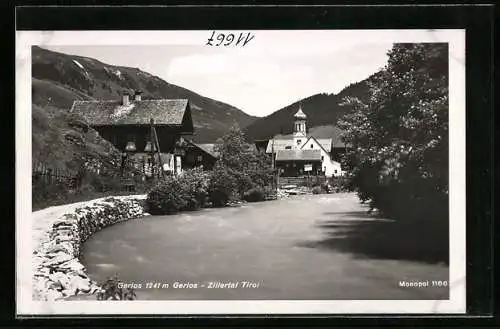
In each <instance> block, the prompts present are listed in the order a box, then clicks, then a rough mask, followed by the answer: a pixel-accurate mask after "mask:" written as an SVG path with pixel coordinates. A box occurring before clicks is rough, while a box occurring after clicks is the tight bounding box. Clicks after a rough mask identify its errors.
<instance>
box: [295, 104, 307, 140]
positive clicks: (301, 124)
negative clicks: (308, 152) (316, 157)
mask: <svg viewBox="0 0 500 329" xmlns="http://www.w3.org/2000/svg"><path fill="white" fill-rule="evenodd" d="M293 117H294V118H295V121H294V127H293V140H294V144H295V145H296V147H297V148H300V147H301V146H302V143H304V142H305V139H306V137H307V133H306V118H307V116H306V114H305V113H304V112H303V111H302V106H300V105H299V110H298V111H297V113H295V115H294V116H293Z"/></svg>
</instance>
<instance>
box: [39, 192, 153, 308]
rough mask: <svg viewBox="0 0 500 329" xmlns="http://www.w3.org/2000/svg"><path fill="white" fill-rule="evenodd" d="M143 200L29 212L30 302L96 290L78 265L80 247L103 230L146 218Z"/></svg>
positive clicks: (129, 198)
mask: <svg viewBox="0 0 500 329" xmlns="http://www.w3.org/2000/svg"><path fill="white" fill-rule="evenodd" d="M145 198H146V196H145V195H131V196H119V197H107V198H100V199H95V200H91V201H84V202H78V203H73V204H68V205H61V206H55V207H49V208H46V209H42V210H39V211H35V212H33V213H32V216H31V220H32V241H33V259H32V262H33V294H32V297H33V299H34V300H58V299H63V298H65V297H67V296H71V295H75V294H78V293H92V292H95V291H96V290H98V289H99V286H98V285H97V283H96V282H94V281H92V280H91V279H90V278H89V277H88V276H87V273H86V270H85V267H84V266H83V265H82V264H81V263H80V260H79V258H80V253H81V246H82V244H83V243H84V242H85V241H86V240H87V239H88V238H89V237H90V236H91V235H92V234H93V233H95V232H97V231H99V230H101V229H103V228H104V227H107V226H110V225H113V224H115V223H118V222H121V221H125V220H129V219H133V218H140V217H142V216H145V215H147V214H146V213H145V212H144V209H143V205H142V200H144V199H145Z"/></svg>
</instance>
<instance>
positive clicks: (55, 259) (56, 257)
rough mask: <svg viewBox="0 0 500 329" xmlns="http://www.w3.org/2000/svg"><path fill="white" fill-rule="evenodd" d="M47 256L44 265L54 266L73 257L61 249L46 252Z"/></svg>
mask: <svg viewBox="0 0 500 329" xmlns="http://www.w3.org/2000/svg"><path fill="white" fill-rule="evenodd" d="M47 258H49V259H48V260H47V261H45V262H44V263H43V264H44V265H45V266H54V265H58V264H61V263H64V262H67V261H68V260H70V259H73V257H72V256H70V255H68V254H67V253H65V252H62V251H59V252H57V253H55V254H47Z"/></svg>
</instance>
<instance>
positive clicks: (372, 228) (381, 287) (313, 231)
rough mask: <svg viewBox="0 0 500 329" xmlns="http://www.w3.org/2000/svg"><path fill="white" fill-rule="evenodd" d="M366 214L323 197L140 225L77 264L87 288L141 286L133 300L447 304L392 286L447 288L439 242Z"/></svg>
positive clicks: (347, 202)
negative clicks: (117, 282)
mask: <svg viewBox="0 0 500 329" xmlns="http://www.w3.org/2000/svg"><path fill="white" fill-rule="evenodd" d="M366 210H367V209H366V208H365V207H363V206H362V205H360V204H359V202H358V199H357V198H356V196H355V195H354V194H331V195H311V196H300V197H295V198H292V199H289V200H279V201H270V202H263V203H254V204H247V205H244V206H241V207H232V208H224V209H204V210H201V211H197V212H192V213H183V214H179V215H173V216H150V217H144V218H143V219H142V220H140V221H128V222H124V223H120V224H117V225H114V226H112V227H109V228H106V229H105V230H103V231H101V232H98V233H97V234H96V235H94V236H93V237H92V238H91V239H90V240H89V241H88V242H87V243H86V244H85V252H84V264H85V265H86V266H87V269H88V271H89V274H90V275H91V277H92V278H93V279H95V280H98V281H101V280H103V279H105V278H106V277H107V276H109V275H112V274H114V273H119V275H120V278H121V279H122V280H124V281H125V282H127V283H131V284H136V285H138V284H141V285H142V288H141V289H137V292H138V296H139V298H140V299H156V300H165V299H275V300H278V299H447V298H448V289H446V288H439V287H434V288H433V287H426V288H425V287H421V288H415V287H412V288H404V287H400V286H399V282H400V281H405V280H406V281H408V282H410V281H411V282H413V281H415V280H418V281H424V282H425V281H428V282H429V285H432V281H433V280H435V281H446V280H448V266H447V265H446V264H445V259H444V258H445V257H444V256H443V255H444V251H443V250H442V249H443V248H444V246H446V245H447V243H446V242H443V241H442V240H443V239H445V238H446V236H444V237H441V240H439V239H438V238H439V237H436V233H434V235H433V236H427V237H425V236H422V234H426V233H425V232H423V231H422V232H421V231H419V230H421V229H422V228H419V227H418V225H417V226H416V227H411V228H407V227H406V228H405V227H401V225H400V224H398V223H394V222H392V221H388V220H385V219H377V218H374V217H372V216H368V215H367V214H366ZM423 237H425V238H423ZM436 239H437V240H436ZM434 240H435V241H434ZM446 253H447V251H446ZM440 258H443V259H440ZM440 260H441V261H442V262H440ZM176 282H178V283H180V284H186V286H185V287H179V285H178V284H176ZM211 282H212V283H211ZM215 282H219V283H221V284H222V285H223V287H225V288H210V287H209V286H210V285H212V286H217V284H216V283H215ZM243 282H251V283H252V285H251V286H255V285H253V283H255V284H256V285H257V287H250V285H246V284H244V283H243ZM236 283H238V285H237V286H236V287H235V285H236ZM155 284H156V285H155ZM189 284H191V285H189ZM151 285H152V287H151V288H146V286H151ZM167 285H168V288H167ZM195 285H196V286H197V287H195ZM188 286H190V287H191V288H188Z"/></svg>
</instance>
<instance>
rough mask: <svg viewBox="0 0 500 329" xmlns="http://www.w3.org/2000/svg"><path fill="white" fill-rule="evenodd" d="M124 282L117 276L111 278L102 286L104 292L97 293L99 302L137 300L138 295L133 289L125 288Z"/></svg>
mask: <svg viewBox="0 0 500 329" xmlns="http://www.w3.org/2000/svg"><path fill="white" fill-rule="evenodd" d="M120 283H122V284H123V282H122V281H121V280H119V279H118V277H117V276H114V277H110V278H108V279H106V281H105V282H104V283H103V284H102V291H100V292H98V293H97V296H96V298H97V300H135V299H137V294H136V293H135V291H134V289H133V288H123V287H122V285H121V284H120Z"/></svg>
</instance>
